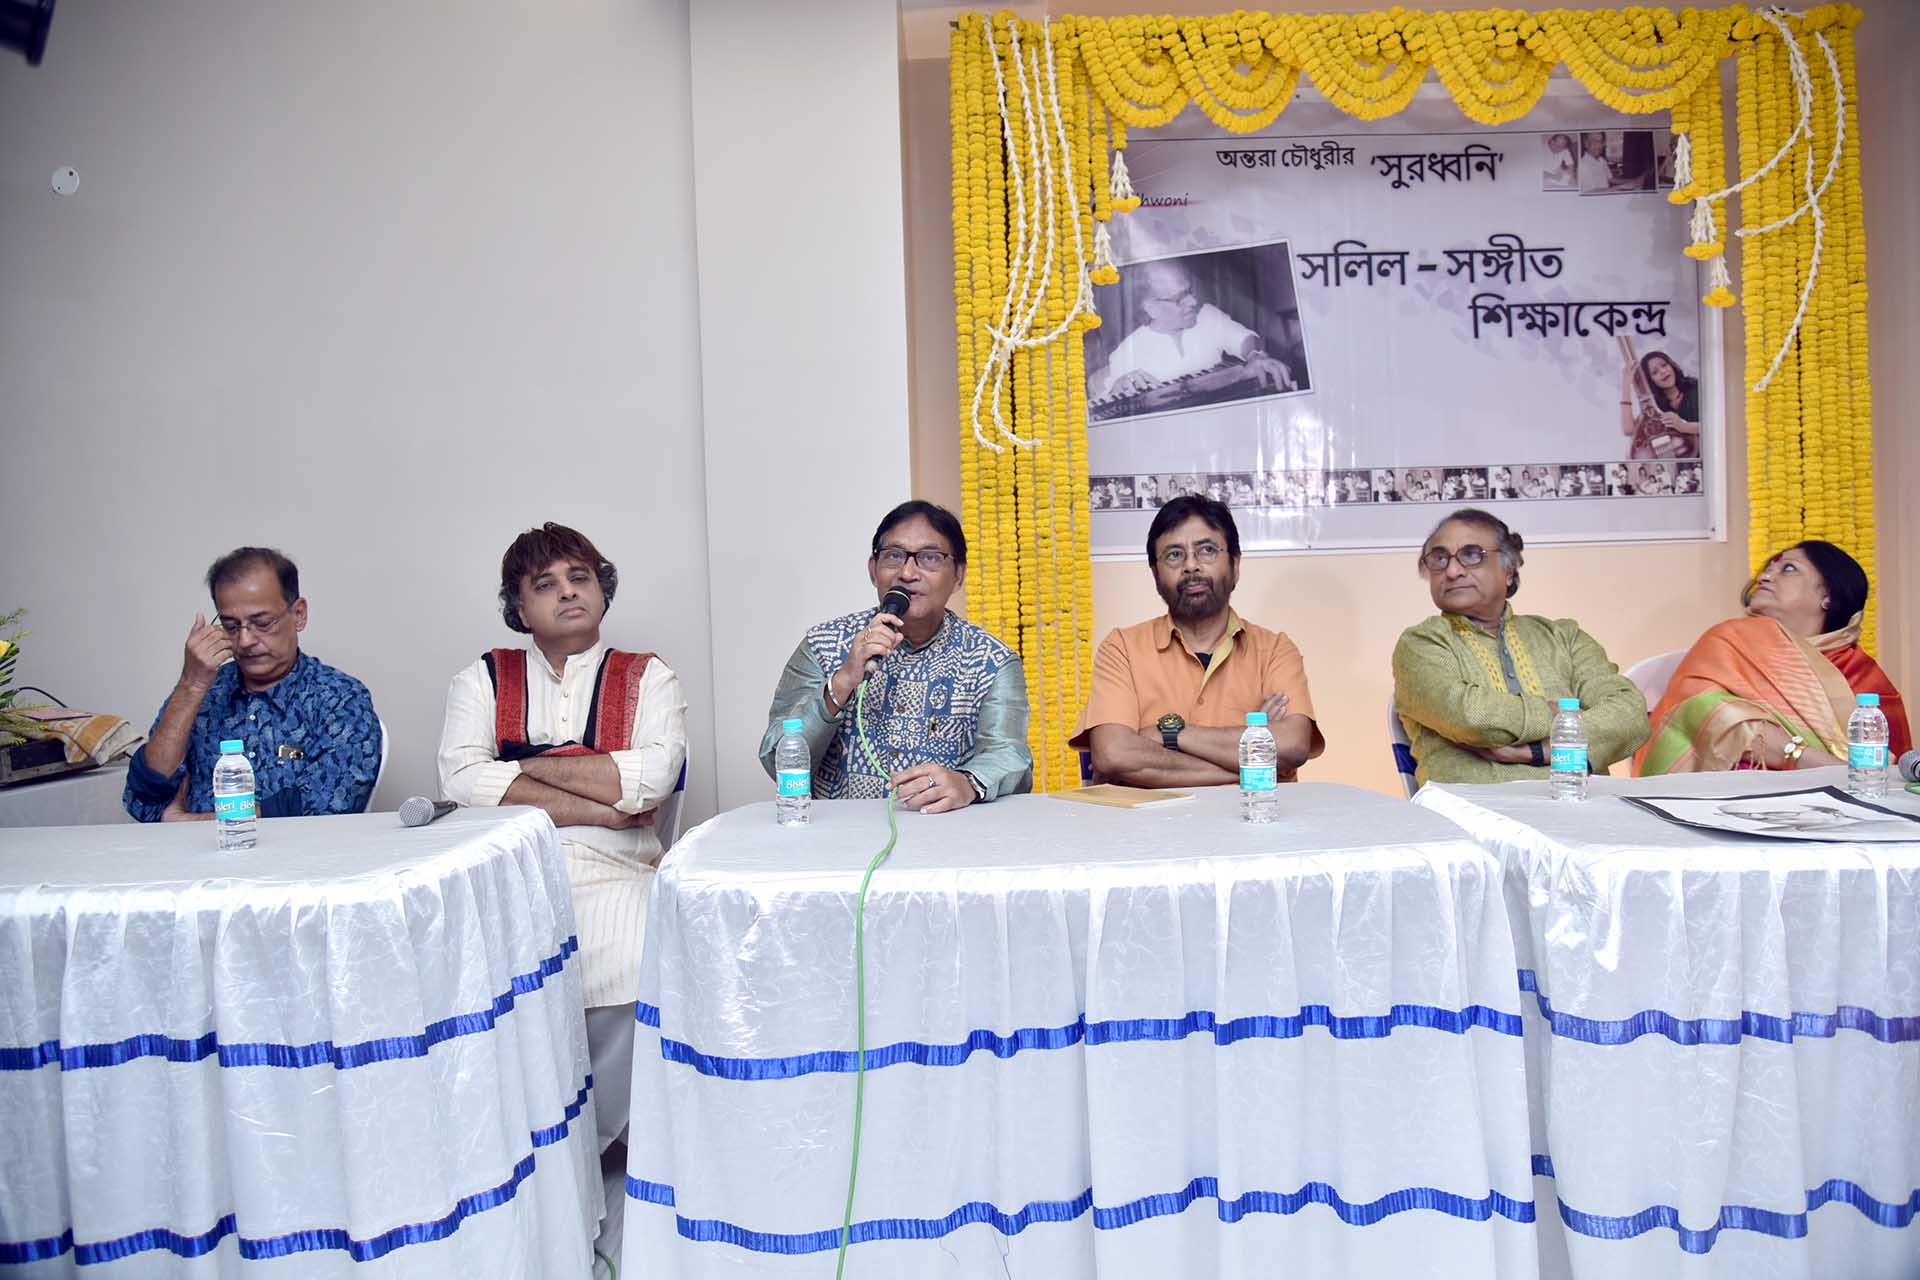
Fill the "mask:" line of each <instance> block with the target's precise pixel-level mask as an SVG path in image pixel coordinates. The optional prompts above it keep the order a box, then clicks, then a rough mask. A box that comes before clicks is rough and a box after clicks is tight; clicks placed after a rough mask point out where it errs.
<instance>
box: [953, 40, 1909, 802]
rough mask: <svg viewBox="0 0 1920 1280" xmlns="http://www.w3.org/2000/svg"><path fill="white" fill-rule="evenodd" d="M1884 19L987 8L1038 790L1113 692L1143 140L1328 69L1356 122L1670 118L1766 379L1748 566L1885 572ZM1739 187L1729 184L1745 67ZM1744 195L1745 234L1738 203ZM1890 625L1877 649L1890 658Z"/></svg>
mask: <svg viewBox="0 0 1920 1280" xmlns="http://www.w3.org/2000/svg"><path fill="white" fill-rule="evenodd" d="M1860 17H1861V15H1860V11H1859V10H1858V9H1856V8H1854V7H1853V6H1851V5H1846V4H1826V5H1821V6H1819V7H1817V8H1814V9H1811V10H1808V11H1807V12H1805V13H1799V14H1794V13H1789V12H1787V11H1784V10H1780V9H1773V8H1768V9H1749V8H1747V7H1745V6H1741V5H1733V6H1729V7H1726V8H1722V9H1683V10H1681V11H1679V12H1674V11H1672V10H1667V9H1655V8H1645V7H1639V6H1635V7H1629V8H1625V9H1618V10H1580V11H1576V10H1566V9H1553V10H1543V11H1541V12H1539V13H1535V14H1529V13H1526V12H1523V11H1519V10H1513V9H1484V10H1472V11H1436V12H1416V11H1412V10H1407V9H1397V8H1396V9H1393V10H1391V11H1388V12H1375V13H1367V14H1311V15H1310V14H1291V13H1281V14H1273V13H1250V12H1236V13H1232V14H1223V15H1218V16H1215V17H1182V18H1174V17H1156V16H1140V17H1113V18H1083V17H1066V18H1061V19H1058V20H1056V21H1053V22H1051V23H1048V22H1038V23H1036V22H1027V21H1022V20H1019V19H1017V18H1016V17H1015V16H1014V15H1012V14H1011V13H1007V12H1005V11H1002V12H1000V13H998V14H995V15H994V17H993V18H992V20H991V21H989V20H988V19H987V18H985V17H983V16H981V15H979V14H969V15H966V16H964V17H962V18H961V19H960V20H959V21H958V22H957V23H956V24H955V29H954V33H953V42H952V70H951V76H952V85H951V88H952V98H951V111H952V117H953V157H954V177H953V182H954V188H953V210H954V299H955V311H956V322H957V324H958V344H959V379H960V388H961V404H962V406H963V411H962V413H963V422H962V425H961V462H960V468H961V489H962V495H963V502H962V505H963V518H964V520H965V523H966V527H967V536H968V539H969V541H970V542H971V543H972V545H973V547H974V553H973V564H972V565H971V566H970V569H969V577H968V583H967V586H968V599H969V607H970V612H971V613H972V615H973V616H974V617H975V619H976V620H977V621H979V622H980V623H981V625H983V626H985V627H987V628H988V629H989V630H991V631H993V632H994V633H995V634H997V635H999V636H1001V637H1002V638H1003V639H1005V640H1006V641H1007V642H1008V643H1009V644H1012V645H1013V646H1014V647H1015V648H1016V649H1018V650H1019V652H1020V653H1021V654H1022V656H1023V657H1024V659H1025V661H1026V666H1027V673H1028V680H1029V686H1030V690H1031V694H1032V702H1033V708H1034V714H1033V718H1032V729H1031V738H1032V746H1033V751H1034V762H1035V785H1036V787H1037V788H1038V789H1041V790H1052V789H1057V788H1060V787H1067V786H1073V785H1075V784H1077V782H1078V780H1079V773H1078V764H1077V761H1076V760H1075V759H1074V758H1073V757H1072V753H1070V752H1068V751H1067V750H1066V747H1065V735H1066V733H1068V732H1071V726H1072V724H1073V723H1074V720H1075V719H1076V717H1077V715H1078V713H1079V709H1080V707H1081V706H1082V705H1083V703H1084V700H1085V697H1086V692H1087V688H1088V686H1089V684H1090V682H1091V676H1092V665H1091V655H1092V642H1093V637H1092V622H1093V585H1092V575H1091V566H1090V564H1089V562H1088V548H1089V526H1088V517H1089V510H1088V494H1087V458H1086V445H1087V440H1086V421H1087V419H1086V412H1087V405H1086V390H1085V388H1086V362H1085V355H1084V346H1083V342H1082V335H1083V334H1084V332H1085V331H1086V330H1087V329H1089V328H1092V327H1094V326H1095V325H1098V324H1099V323H1100V317H1099V314H1098V311H1097V309H1096V307H1097V302H1098V294H1097V292H1096V291H1095V290H1094V289H1093V286H1095V285H1107V284H1113V283H1115V282H1117V281H1118V279H1119V271H1118V269H1117V268H1116V266H1115V264H1114V262H1113V255H1112V243H1111V239H1110V237H1109V235H1108V231H1107V227H1108V224H1109V223H1110V222H1111V220H1112V219H1113V217H1114V216H1115V215H1116V214H1125V213H1127V212H1129V211H1130V210H1132V209H1134V208H1137V207H1138V206H1139V204H1140V195H1139V193H1138V192H1137V191H1136V190H1135V189H1134V187H1133V181H1132V174H1131V173H1130V172H1129V170H1128V168H1127V163H1126V148H1127V131H1128V130H1129V129H1130V128H1132V129H1151V128H1156V127H1158V126H1161V125H1165V124H1168V123H1170V122H1172V121H1173V120H1174V119H1176V118H1177V117H1178V116H1179V115H1180V114H1181V112H1183V111H1185V110H1186V109H1187V108H1188V107H1189V106H1193V107H1196V108H1198V109H1199V110H1200V111H1201V112H1202V113H1203V114H1204V115H1205V116H1206V117H1207V118H1208V119H1209V120H1211V121H1213V122H1214V123H1215V124H1216V125H1218V126H1219V127H1220V128H1222V129H1225V130H1228V131H1230V132H1234V133H1252V132H1255V131H1258V130H1261V129H1265V128H1267V127H1269V126H1270V125H1272V124H1273V123H1274V121H1275V120H1276V119H1277V118H1278V117H1279V116H1280V114H1281V113H1282V112H1283V111H1284V110H1285V108H1286V105H1287V103H1288V102H1289V101H1291V99H1292V97H1293V95H1294V93H1295V91H1296V89H1297V87H1298V85H1299V83H1300V80H1301V77H1302V76H1304V77H1305V78H1306V80H1307V81H1308V82H1310V83H1311V84H1312V85H1313V86H1314V87H1315V88H1316V89H1318V90H1319V91H1320V92H1321V93H1322V94H1324V95H1325V96H1326V98H1327V99H1328V100H1329V101H1330V102H1331V103H1333V105H1334V106H1336V107H1338V108H1339V109H1340V110H1342V111H1344V112H1346V113H1347V114H1348V115H1351V116H1353V117H1354V118H1355V119H1358V120H1380V119H1383V118H1385V117H1387V116H1391V115H1393V114H1394V113H1395V112H1398V111H1400V110H1401V109H1402V108H1404V107H1405V106H1406V105H1407V103H1409V102H1410V101H1412V100H1413V96H1414V94H1415V93H1416V92H1417V91H1418V89H1419V87H1420V85H1421V84H1422V82H1423V81H1425V79H1426V77H1427V73H1428V72H1429V71H1431V72H1432V73H1433V74H1434V76H1435V78H1436V79H1437V80H1438V81H1439V83H1440V84H1441V85H1442V86H1444V87H1445V89H1446V91H1447V92H1448V94H1449V95H1450V96H1451V97H1452V99H1453V101H1454V102H1455V103H1456V104H1457V105H1458V106H1459V108H1460V110H1461V112H1462V113H1463V114H1464V115H1465V116H1467V118H1469V119H1471V120H1474V121H1476V122H1478V123H1481V124H1488V125H1497V124H1504V123H1507V122H1509V121H1513V120H1518V119H1520V118H1521V117H1523V116H1525V115H1526V114H1527V112H1529V111H1530V110H1532V108H1533V107H1534V105H1535V104H1536V103H1537V102H1539V101H1540V99H1541V97H1542V95H1543V94H1544V93H1545V92H1546V86H1547V81H1548V78H1549V76H1551V75H1552V73H1553V71H1554V69H1555V68H1556V67H1564V68H1565V69H1566V71H1567V73H1568V74H1569V75H1571V76H1572V77H1573V78H1574V79H1575V80H1576V81H1577V82H1578V83H1579V84H1580V85H1581V86H1582V87H1583V88H1584V89H1585V90H1586V91H1587V92H1588V93H1590V94H1591V95H1592V96H1593V97H1594V98H1595V99H1597V100H1598V101H1600V102H1601V103H1603V104H1605V105H1606V106H1608V107H1611V108H1613V109H1614V110H1616V111H1620V112H1626V113H1635V114H1645V113H1651V112H1668V113H1670V114H1671V119H1672V129H1673V132H1674V135H1675V147H1674V184H1675V189H1674V191H1673V193H1672V195H1671V197H1670V198H1671V199H1672V200H1673V201H1674V202H1675V203H1680V204H1690V205H1691V206H1692V214H1691V217H1690V220H1689V230H1690V233H1691V234H1690V236H1689V243H1688V244H1686V245H1684V246H1676V250H1677V251H1680V252H1685V253H1686V254H1687V255H1688V256H1690V257H1692V258H1695V259H1697V260H1698V261H1700V262H1702V263H1704V264H1705V265H1706V271H1707V279H1706V282H1705V288H1704V291H1703V294H1702V301H1704V302H1705V303H1706V304H1707V305H1708V306H1714V307H1728V306H1733V305H1735V303H1736V302H1738V301H1740V299H1739V297H1738V296H1737V295H1736V293H1735V291H1734V281H1733V276H1732V274H1731V272H1730V271H1729V269H1728V263H1727V253H1726V251H1727V249H1728V247H1729V246H1730V245H1732V244H1734V243H1739V244H1740V246H1741V263H1740V265H1741V274H1742V291H1743V293H1744V295H1745V298H1744V303H1743V310H1744V319H1745V325H1746V339H1747V352H1748V357H1749V360H1750V362H1751V368H1750V370H1749V376H1748V378H1747V379H1746V381H1747V382H1748V383H1749V384H1750V385H1749V386H1748V390H1747V396H1746V403H1747V412H1746V424H1747V448H1748V506H1749V537H1750V550H1751V551H1752V554H1753V557H1754V559H1755V560H1756V562H1757V561H1758V560H1760V559H1761V558H1763V557H1764V556H1766V555H1767V554H1770V553H1771V552H1773V551H1776V550H1778V549H1779V548H1780V547H1781V546H1784V545H1786V544H1788V543H1790V542H1792V541H1794V540H1796V539H1798V538H1802V537H1821V538H1827V539H1830V540H1832V541H1834V542H1836V543H1839V544H1841V545H1842V546H1845V547H1846V548H1847V549H1848V550H1849V551H1851V552H1852V553H1853V554H1854V555H1855V556H1856V557H1857V558H1858V559H1859V560H1860V562H1861V564H1862V565H1864V566H1866V568H1867V571H1868V573H1869V575H1870V576H1872V575H1873V573H1874V546H1873V534H1874V521H1873V505H1872V503H1873V498H1872V487H1871V485H1869V484H1866V483H1864V482H1863V481H1864V477H1865V475H1866V474H1867V473H1866V470H1865V468H1866V467H1867V465H1868V463H1869V460H1870V458H1871V456H1872V443H1873V441H1872V416H1871V412H1872V396H1871V387H1870V384H1869V382H1868V378H1867V364H1866V361H1867V341H1866V247H1865V234H1864V223H1863V221H1862V207H1861V198H1860V163H1859V148H1858V146H1857V144H1856V143H1855V142H1854V140H1855V139H1857V138H1858V136H1859V131H1858V127H1857V121H1856V119H1855V112H1854V104H1855V100H1856V97H1857V89H1856V85H1855V81H1854V46H1853V29H1854V28H1855V27H1856V26H1857V25H1858V23H1859V22H1860ZM1729 58H1731V59H1732V60H1733V62H1734V68H1735V75H1734V80H1735V84H1736V86H1737V89H1738V102H1737V108H1736V112H1735V129H1734V133H1735V137H1736V138H1737V140H1738V145H1739V148H1740V152H1739V155H1740V171H1741V173H1742V174H1744V175H1746V176H1745V177H1744V178H1742V180H1741V181H1740V182H1739V183H1737V184H1733V183H1730V181H1729V177H1728V164H1727V156H1726V148H1725V145H1724V142H1723V138H1724V133H1725V128H1726V121H1725V118H1724V104H1723V100H1722V92H1721V80H1720V69H1721V65H1722V63H1723V62H1725V61H1726V60H1728V59H1729ZM1736 197H1737V198H1738V201H1739V205H1738V222H1737V225H1736V223H1735V218H1734V214H1733V212H1731V211H1730V209H1729V204H1730V202H1731V201H1733V200H1734V199H1735V198H1736ZM1873 634H1874V615H1873V611H1872V609H1871V606H1870V608H1869V613H1868V616H1867V618H1866V619H1865V626H1864V639H1865V642H1866V644H1867V645H1868V647H1869V648H1871V647H1872V643H1873Z"/></svg>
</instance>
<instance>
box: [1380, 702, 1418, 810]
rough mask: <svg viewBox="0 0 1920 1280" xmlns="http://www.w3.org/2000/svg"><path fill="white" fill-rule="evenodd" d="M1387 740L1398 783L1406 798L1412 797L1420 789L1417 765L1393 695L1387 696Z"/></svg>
mask: <svg viewBox="0 0 1920 1280" xmlns="http://www.w3.org/2000/svg"><path fill="white" fill-rule="evenodd" d="M1387 742H1388V743H1389V744H1390V745H1391V746H1392V748H1393V767H1394V770H1395V771H1396V772H1398V773H1399V775H1400V785H1401V786H1403V787H1405V788H1406V789H1407V799H1409V800H1411V799H1413V793H1414V792H1416V791H1418V790H1419V789H1420V778H1419V776H1418V774H1417V773H1416V772H1415V771H1416V770H1417V769H1418V768H1419V765H1418V764H1417V763H1416V762H1415V761H1414V758H1413V743H1412V742H1410V741H1409V740H1408V739H1407V727H1406V725H1404V724H1402V723H1401V722H1400V710H1399V708H1397V707H1395V706H1394V705H1393V696H1392V695H1391V694H1389V695H1388V696H1387Z"/></svg>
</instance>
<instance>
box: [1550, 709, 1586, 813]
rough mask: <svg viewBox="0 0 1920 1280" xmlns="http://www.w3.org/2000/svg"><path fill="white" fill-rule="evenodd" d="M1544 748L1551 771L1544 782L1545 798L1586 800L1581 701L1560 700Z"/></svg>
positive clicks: (1584, 732) (1584, 747) (1584, 745)
mask: <svg viewBox="0 0 1920 1280" xmlns="http://www.w3.org/2000/svg"><path fill="white" fill-rule="evenodd" d="M1547 746H1548V747H1549V748H1550V750H1549V751H1548V753H1547V759H1548V761H1549V763H1550V764H1551V766H1552V768H1553V772H1552V773H1551V774H1550V775H1548V778H1547V794H1548V795H1550V796H1552V797H1553V798H1554V799H1555V800H1585V799H1586V798H1587V726H1586V724H1585V723H1584V722H1582V721H1581V719H1580V699H1578V698H1562V699H1560V710H1559V711H1558V712H1557V713H1556V714H1555V715H1554V717H1553V732H1552V733H1551V734H1550V735H1549V736H1548V739H1547Z"/></svg>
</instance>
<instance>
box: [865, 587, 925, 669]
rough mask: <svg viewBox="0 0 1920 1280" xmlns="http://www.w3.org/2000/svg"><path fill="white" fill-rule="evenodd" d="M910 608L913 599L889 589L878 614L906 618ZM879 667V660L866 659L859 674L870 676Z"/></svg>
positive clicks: (895, 589)
mask: <svg viewBox="0 0 1920 1280" xmlns="http://www.w3.org/2000/svg"><path fill="white" fill-rule="evenodd" d="M912 607H913V597H912V596H910V595H908V594H907V593H906V592H904V591H902V590H901V589H900V588H899V587H892V588H889V589H888V591H887V594H886V595H885V596H884V597H883V598H882V599H881V601H880V612H881V613H890V614H892V615H893V616H894V617H896V618H905V617H906V616H907V610H908V609H911V608H912ZM879 667H880V659H879V658H868V659H867V666H866V669H865V670H864V671H863V672H861V675H862V677H863V678H864V677H865V676H870V675H872V674H873V673H874V672H875V671H877V670H878V669H879Z"/></svg>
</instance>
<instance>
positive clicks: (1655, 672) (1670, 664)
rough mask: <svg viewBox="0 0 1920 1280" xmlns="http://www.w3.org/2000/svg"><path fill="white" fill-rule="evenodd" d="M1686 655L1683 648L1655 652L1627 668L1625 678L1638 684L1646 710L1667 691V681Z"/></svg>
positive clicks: (1671, 677)
mask: <svg viewBox="0 0 1920 1280" xmlns="http://www.w3.org/2000/svg"><path fill="white" fill-rule="evenodd" d="M1686 656H1687V651H1686V650H1685V649H1675V650H1674V651H1673V652H1672V653H1662V654H1656V655H1655V656H1654V657H1651V658H1648V659H1646V660H1645V661H1643V662H1636V663H1634V664H1633V665H1632V666H1630V667H1628V668H1627V670H1626V676H1627V679H1629V680H1631V681H1633V682H1634V684H1636V685H1638V686H1639V688H1640V692H1641V693H1642V694H1644V695H1645V696H1646V699H1647V709H1648V710H1652V709H1653V707H1654V706H1656V705H1657V704H1658V703H1659V701H1660V696H1661V695H1662V694H1664V693H1665V692H1666V691H1667V683H1668V682H1669V681H1670V680H1672V679H1673V673H1674V672H1675V671H1677V670H1678V669H1679V667H1680V660H1681V659H1682V658H1684V657H1686Z"/></svg>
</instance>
